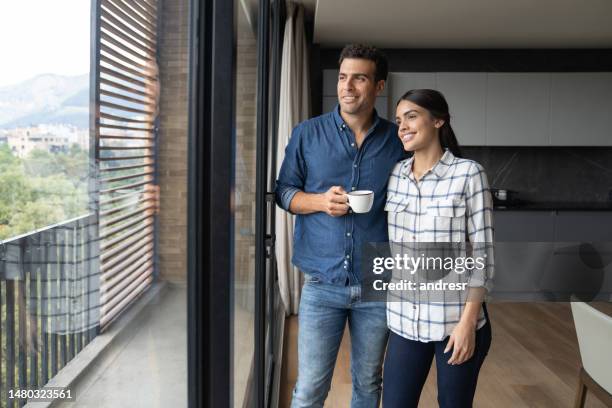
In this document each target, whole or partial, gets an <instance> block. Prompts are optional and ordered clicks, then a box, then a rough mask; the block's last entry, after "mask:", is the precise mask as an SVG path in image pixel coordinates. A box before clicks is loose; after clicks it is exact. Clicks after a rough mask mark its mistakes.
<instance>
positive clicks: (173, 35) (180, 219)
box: [158, 0, 189, 282]
mask: <svg viewBox="0 0 612 408" xmlns="http://www.w3.org/2000/svg"><path fill="white" fill-rule="evenodd" d="M160 5H161V8H160V9H159V10H160V14H159V15H160V17H161V19H160V24H161V25H160V30H159V38H158V44H159V54H158V63H159V73H160V82H161V87H160V91H161V92H160V94H161V97H160V109H159V119H160V123H159V139H158V140H159V145H158V169H159V184H160V213H159V224H158V225H159V230H158V234H159V247H158V248H159V252H158V254H159V273H160V278H161V279H163V280H167V281H172V282H185V281H186V280H187V136H188V93H187V91H188V84H187V79H188V70H189V48H188V47H189V46H188V39H189V1H188V0H161V1H160Z"/></svg>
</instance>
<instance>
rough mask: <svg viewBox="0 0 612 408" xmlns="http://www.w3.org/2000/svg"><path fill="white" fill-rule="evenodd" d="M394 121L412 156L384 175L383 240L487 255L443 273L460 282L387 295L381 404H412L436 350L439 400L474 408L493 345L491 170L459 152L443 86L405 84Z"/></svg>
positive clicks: (386, 406)
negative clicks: (397, 297)
mask: <svg viewBox="0 0 612 408" xmlns="http://www.w3.org/2000/svg"><path fill="white" fill-rule="evenodd" d="M396 121H397V124H398V126H399V131H398V136H399V138H400V140H401V141H402V144H403V145H404V149H405V150H407V151H410V152H413V156H412V158H410V159H407V160H404V161H402V162H399V163H398V164H397V165H396V166H395V168H394V170H393V172H392V175H391V177H390V179H389V184H388V193H387V204H386V206H385V210H386V211H388V228H389V240H390V241H392V242H395V243H397V242H403V243H404V244H407V243H411V244H410V245H414V244H421V245H423V246H425V244H424V243H428V245H430V246H431V245H432V244H434V243H436V244H438V245H440V243H458V244H459V247H460V248H463V250H462V251H463V256H464V257H465V256H468V257H472V258H475V259H478V258H479V259H481V261H483V262H482V263H480V264H479V265H480V268H478V267H476V266H472V269H471V270H469V271H468V272H466V273H465V274H462V275H459V272H457V270H458V269H453V270H452V271H451V272H450V274H449V275H447V278H450V277H451V275H452V274H453V273H457V274H458V275H454V276H461V277H462V278H464V279H465V283H466V286H465V290H462V291H456V290H453V291H445V292H443V294H442V295H440V292H435V293H437V297H436V296H435V294H434V292H433V291H430V292H427V291H423V290H420V289H419V288H418V287H417V288H416V289H415V290H414V291H412V293H410V296H406V297H402V301H401V302H391V301H390V302H388V303H387V323H388V326H389V328H390V330H391V334H390V337H389V344H388V348H387V354H386V357H385V366H384V386H383V407H384V408H395V407H401V408H410V407H417V405H418V402H419V397H420V394H421V390H422V388H423V385H424V383H425V380H426V378H427V375H428V373H429V369H430V366H431V362H432V359H433V357H434V356H435V358H436V368H437V382H438V403H439V405H440V407H452V408H462V407H471V406H472V401H473V398H474V393H475V391H476V382H477V379H478V373H479V371H480V367H481V366H482V363H483V361H484V358H485V356H486V354H487V352H488V350H489V346H490V344H491V326H490V324H489V319H488V317H487V313H486V307H485V306H484V304H483V302H482V300H483V298H484V295H485V293H486V290H488V289H489V288H490V284H491V277H492V272H493V264H492V261H493V252H492V243H493V228H492V199H491V195H490V192H489V188H488V183H487V177H486V175H485V173H484V170H483V168H482V166H480V165H479V164H478V163H476V162H474V161H472V160H467V159H462V158H460V151H459V146H458V143H457V139H456V137H455V134H454V132H453V129H452V127H451V125H450V115H449V110H448V104H447V102H446V100H445V99H444V97H443V96H442V94H441V93H440V92H437V91H434V90H431V89H415V90H411V91H409V92H407V93H406V94H405V95H404V96H402V97H401V99H400V101H399V102H398V104H397V108H396ZM464 244H465V245H464ZM465 248H469V250H467V251H466V250H465ZM419 252H421V251H419ZM465 259H467V258H464V260H465ZM456 265H459V263H458V261H457V263H456ZM417 275H418V274H417ZM415 276H416V275H415ZM425 292H427V293H425ZM407 299H408V300H407Z"/></svg>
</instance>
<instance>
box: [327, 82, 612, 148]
mask: <svg viewBox="0 0 612 408" xmlns="http://www.w3.org/2000/svg"><path fill="white" fill-rule="evenodd" d="M337 76H338V71H337V70H324V71H323V107H324V111H328V110H329V109H331V108H332V107H333V106H334V105H335V104H336V83H337ZM415 88H431V89H437V90H439V91H440V92H442V93H443V94H444V96H445V97H446V99H447V100H448V103H449V108H450V113H451V124H452V125H453V128H454V129H455V133H456V134H457V139H458V141H459V144H460V145H465V146H612V135H611V134H610V127H609V126H607V121H608V120H609V118H610V117H612V98H610V95H612V72H568V73H529V72H527V73H519V72H503V73H494V72H489V73H486V72H438V73H434V72H391V73H389V78H388V80H387V88H386V89H385V92H383V94H382V95H381V96H380V97H379V98H378V99H377V102H376V109H377V110H378V112H379V114H380V115H381V116H382V117H385V118H387V119H389V120H391V121H393V120H394V118H395V104H396V103H397V101H398V100H399V98H400V97H401V96H402V95H403V94H404V93H405V92H406V91H408V90H410V89H415Z"/></svg>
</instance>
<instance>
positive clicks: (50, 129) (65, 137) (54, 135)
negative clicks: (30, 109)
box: [0, 125, 89, 158]
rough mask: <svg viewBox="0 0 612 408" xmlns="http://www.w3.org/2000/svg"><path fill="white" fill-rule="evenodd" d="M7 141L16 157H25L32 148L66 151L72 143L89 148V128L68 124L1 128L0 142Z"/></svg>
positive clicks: (50, 151)
mask: <svg viewBox="0 0 612 408" xmlns="http://www.w3.org/2000/svg"><path fill="white" fill-rule="evenodd" d="M3 142H4V143H7V144H8V145H9V148H10V149H11V151H12V152H13V154H14V155H15V156H17V157H20V158H24V157H27V156H28V155H29V154H30V152H31V151H32V150H34V149H41V150H46V151H48V152H49V153H60V152H68V151H69V150H70V147H71V146H72V145H73V144H77V145H78V146H79V147H80V148H81V149H83V150H88V149H89V130H88V129H78V128H76V127H74V126H69V125H38V126H34V127H28V128H16V129H10V130H3V131H2V133H0V143H3Z"/></svg>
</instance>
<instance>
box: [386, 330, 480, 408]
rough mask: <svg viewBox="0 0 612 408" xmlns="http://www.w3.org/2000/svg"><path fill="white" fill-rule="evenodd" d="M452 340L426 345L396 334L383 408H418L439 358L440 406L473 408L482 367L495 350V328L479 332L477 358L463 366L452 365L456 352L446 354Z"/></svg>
mask: <svg viewBox="0 0 612 408" xmlns="http://www.w3.org/2000/svg"><path fill="white" fill-rule="evenodd" d="M447 342H448V337H447V338H446V339H444V340H442V341H434V342H429V343H423V342H420V341H414V340H408V339H406V338H404V337H401V336H399V335H397V334H395V333H393V332H391V334H390V336H389V345H388V346H387V354H386V356H385V368H384V374H383V408H412V407H414V408H416V407H417V405H418V403H419V397H420V396H421V390H422V389H423V385H424V384H425V380H426V379H427V374H428V373H429V368H430V367H431V361H432V359H433V357H434V355H435V356H436V368H437V374H438V404H439V405H440V407H441V408H469V407H471V406H472V401H473V400H474V393H475V392H476V383H477V381H478V373H479V371H480V367H481V366H482V363H483V361H484V359H485V357H486V355H487V352H488V351H489V347H490V346H491V325H490V323H489V321H488V319H487V323H486V324H485V325H484V326H482V327H481V328H480V329H478V330H477V331H476V347H475V349H474V355H473V356H472V357H471V358H470V359H469V360H467V361H466V362H464V363H463V364H460V365H449V364H448V363H447V361H448V359H449V358H450V357H451V355H452V354H453V351H452V349H451V350H450V351H449V352H448V353H446V354H445V353H444V348H445V347H446V343H447Z"/></svg>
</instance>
